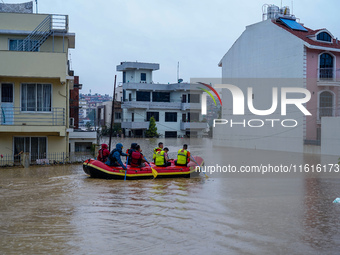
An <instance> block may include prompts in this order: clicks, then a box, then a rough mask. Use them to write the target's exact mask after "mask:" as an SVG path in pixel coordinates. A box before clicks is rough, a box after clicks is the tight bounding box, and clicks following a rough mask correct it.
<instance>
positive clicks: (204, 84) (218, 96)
mask: <svg viewBox="0 0 340 255" xmlns="http://www.w3.org/2000/svg"><path fill="white" fill-rule="evenodd" d="M198 83H199V84H201V85H203V86H205V87H207V88H208V89H210V90H211V91H212V92H214V94H215V95H216V96H217V98H218V100H219V101H220V104H221V106H222V100H221V98H220V95H219V94H218V93H217V91H216V90H215V89H214V88H213V87H212V86H210V85H208V84H206V83H203V82H198ZM197 88H198V89H201V90H203V91H204V92H206V93H207V94H208V95H209V96H210V97H211V98H212V99H213V100H214V103H215V105H216V106H217V103H216V100H215V98H214V96H213V95H212V94H211V92H210V91H209V90H207V89H204V88H200V87H197Z"/></svg>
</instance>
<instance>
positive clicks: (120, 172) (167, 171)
mask: <svg viewBox="0 0 340 255" xmlns="http://www.w3.org/2000/svg"><path fill="white" fill-rule="evenodd" d="M194 158H195V160H196V162H197V163H198V164H199V165H200V167H201V166H203V164H204V161H203V159H202V158H201V157H197V156H196V157H194ZM150 164H151V167H152V168H154V169H155V170H156V171H157V173H158V175H157V178H178V177H186V178H188V177H193V176H197V175H198V174H199V171H197V170H196V169H197V168H196V167H197V165H196V164H195V163H194V162H189V163H188V165H187V166H176V165H175V164H174V162H171V166H168V167H159V166H155V164H153V163H150ZM151 167H150V166H148V165H147V166H145V167H142V168H138V167H131V166H128V169H127V173H126V179H128V180H136V179H152V178H154V176H153V174H152V170H151ZM83 170H84V172H85V173H86V174H88V175H89V176H90V177H92V178H101V179H122V180H123V179H124V176H125V170H124V169H123V168H122V167H120V166H119V167H118V166H108V165H106V164H104V163H103V162H101V161H98V160H95V159H88V160H85V161H84V163H83Z"/></svg>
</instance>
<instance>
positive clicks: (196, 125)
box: [181, 121, 208, 130]
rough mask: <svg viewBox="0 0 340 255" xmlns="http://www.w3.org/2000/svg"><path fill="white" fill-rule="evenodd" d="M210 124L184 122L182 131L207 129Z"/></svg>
mask: <svg viewBox="0 0 340 255" xmlns="http://www.w3.org/2000/svg"><path fill="white" fill-rule="evenodd" d="M207 127H208V124H207V123H206V122H182V121H181V130H193V129H206V128H207Z"/></svg>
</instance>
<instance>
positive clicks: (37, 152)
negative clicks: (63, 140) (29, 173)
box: [14, 137, 47, 161]
mask: <svg viewBox="0 0 340 255" xmlns="http://www.w3.org/2000/svg"><path fill="white" fill-rule="evenodd" d="M20 152H29V153H31V160H36V159H44V158H46V157H47V155H46V153H47V138H46V137H14V159H15V161H19V160H20V155H19V153H20Z"/></svg>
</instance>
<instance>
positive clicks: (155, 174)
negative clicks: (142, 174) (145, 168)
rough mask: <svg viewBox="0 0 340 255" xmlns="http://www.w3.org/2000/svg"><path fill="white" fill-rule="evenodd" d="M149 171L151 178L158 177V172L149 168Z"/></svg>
mask: <svg viewBox="0 0 340 255" xmlns="http://www.w3.org/2000/svg"><path fill="white" fill-rule="evenodd" d="M151 171H152V175H153V178H156V177H157V175H158V172H157V171H156V169H154V168H152V167H151Z"/></svg>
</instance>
